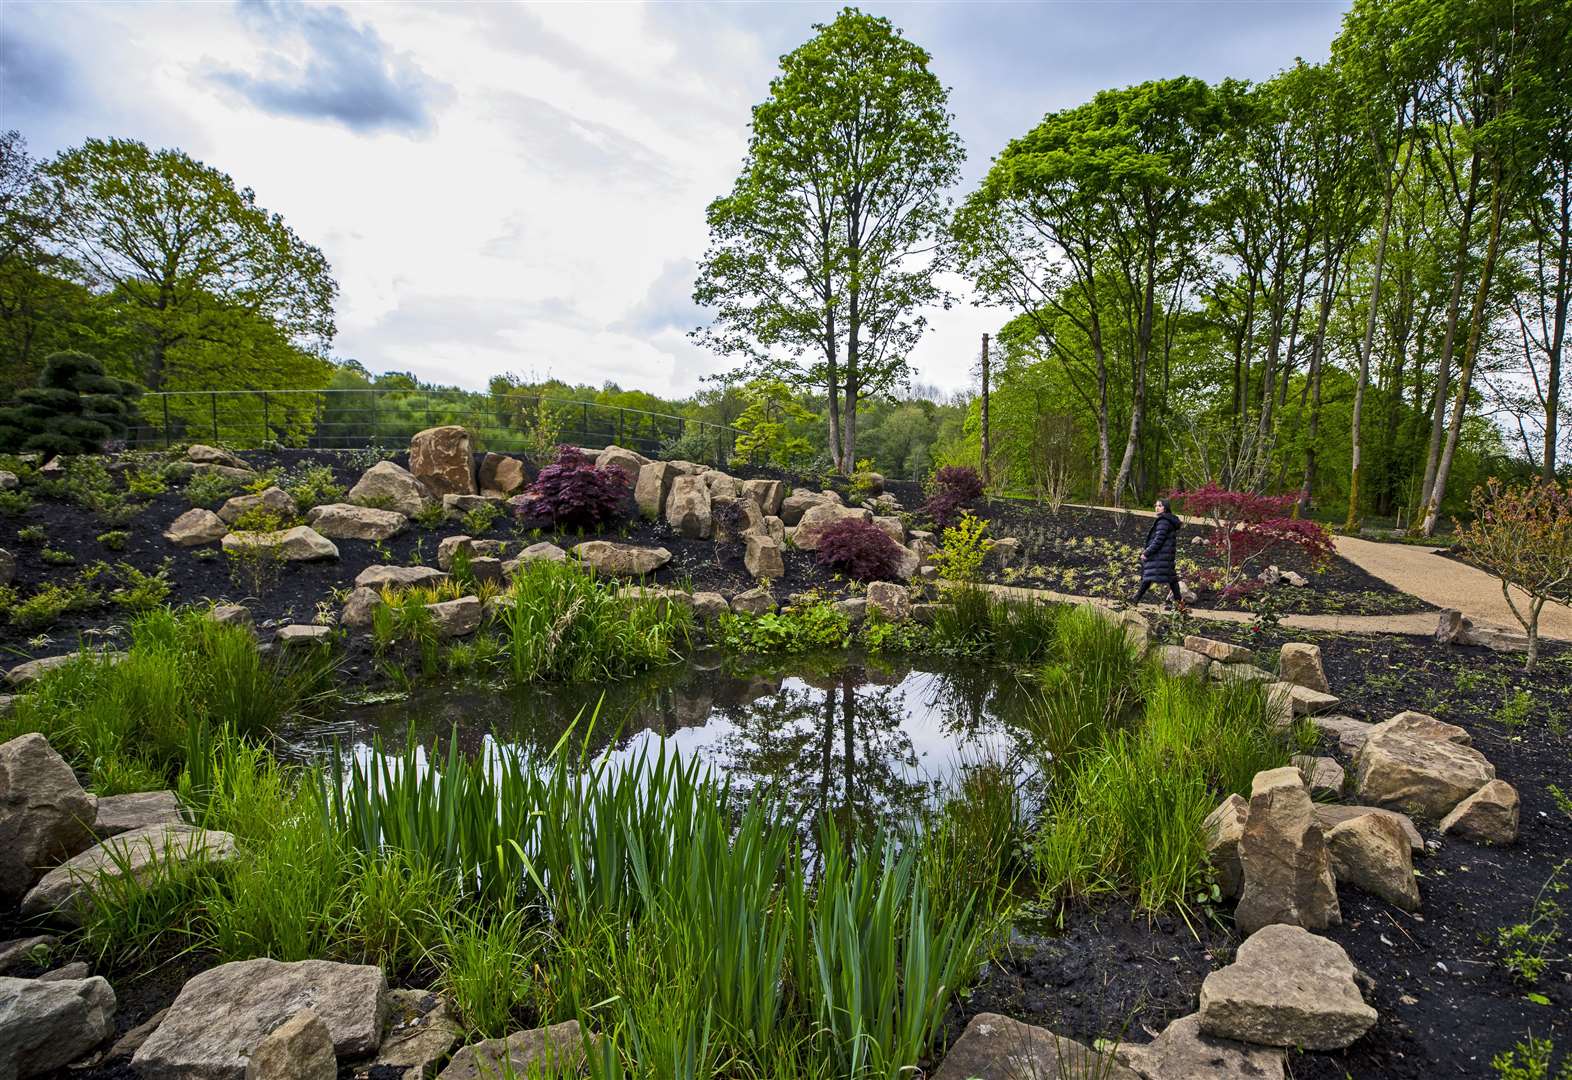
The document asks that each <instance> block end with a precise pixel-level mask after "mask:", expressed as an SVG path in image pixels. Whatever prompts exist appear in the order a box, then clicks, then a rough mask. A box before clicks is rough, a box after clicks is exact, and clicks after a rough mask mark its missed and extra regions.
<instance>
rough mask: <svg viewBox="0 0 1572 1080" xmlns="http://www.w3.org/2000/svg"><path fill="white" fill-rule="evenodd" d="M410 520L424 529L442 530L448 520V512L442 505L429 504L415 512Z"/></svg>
mask: <svg viewBox="0 0 1572 1080" xmlns="http://www.w3.org/2000/svg"><path fill="white" fill-rule="evenodd" d="M410 520H411V521H413V522H414V523H415V524H416V525H419V526H420V527H421V528H422V529H440V528H442V526H443V525H444V524H445V523H446V522H447V520H448V512H447V511H446V510H444V509H442V504H441V503H427V504H426V505H425V506H422V507H421V508H420V509H419V510H417V511H415V516H414V517H412V518H410Z"/></svg>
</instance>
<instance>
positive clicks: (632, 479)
mask: <svg viewBox="0 0 1572 1080" xmlns="http://www.w3.org/2000/svg"><path fill="white" fill-rule="evenodd" d="M648 460H649V458H647V457H645V456H644V455H643V454H635V453H634V452H633V451H632V450H627V449H624V448H623V447H621V446H608V447H606V449H604V450H602V451H601V452H600V453H598V454H596V455H595V465H596V467H597V468H601V469H616V470H617V471H618V472H620V473H621V474H622V475H623V477H624V478H626V479H627V481H628V490H629V491H632V490H633V489H634V487H635V485H637V484H638V482H639V473H640V472H642V471H643V469H644V463H645V462H646V461H648Z"/></svg>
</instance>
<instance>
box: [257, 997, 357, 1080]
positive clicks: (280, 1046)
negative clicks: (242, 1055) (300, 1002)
mask: <svg viewBox="0 0 1572 1080" xmlns="http://www.w3.org/2000/svg"><path fill="white" fill-rule="evenodd" d="M337 1076H338V1058H337V1057H336V1056H335V1055H334V1053H333V1036H332V1035H331V1034H329V1033H328V1027H327V1025H326V1024H324V1023H323V1022H322V1018H321V1017H320V1016H318V1015H317V1014H316V1013H315V1012H313V1011H312V1010H310V1009H302V1010H301V1011H300V1012H297V1013H296V1014H295V1015H294V1016H291V1017H290V1018H289V1019H288V1020H285V1021H284V1022H283V1023H282V1024H280V1025H279V1026H278V1027H276V1028H274V1029H273V1031H272V1033H271V1034H269V1035H268V1036H267V1037H266V1038H265V1039H263V1040H262V1041H261V1042H259V1043H257V1046H256V1049H255V1050H253V1051H251V1057H250V1058H249V1059H248V1060H247V1061H246V1080H334V1078H335V1077H337Z"/></svg>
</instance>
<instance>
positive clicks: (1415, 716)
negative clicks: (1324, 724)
mask: <svg viewBox="0 0 1572 1080" xmlns="http://www.w3.org/2000/svg"><path fill="white" fill-rule="evenodd" d="M1365 734H1366V738H1367V739H1368V737H1369V736H1371V735H1377V736H1383V737H1384V736H1386V735H1412V736H1414V737H1415V738H1419V739H1441V740H1444V741H1446V742H1451V743H1457V745H1459V746H1472V745H1473V744H1474V739H1473V736H1471V735H1470V734H1469V733H1468V731H1467V730H1466V729H1465V728H1461V727H1458V726H1457V725H1456V724H1448V723H1446V722H1445V721H1442V720H1437V719H1436V718H1435V717H1433V716H1430V715H1429V714H1427V713H1422V712H1415V711H1413V710H1412V709H1407V710H1404V711H1403V712H1400V713H1398V714H1397V715H1395V716H1393V717H1391V718H1390V719H1387V720H1383V721H1381V722H1380V723H1379V724H1372V725H1371V727H1370V730H1369V731H1368V732H1366V733H1365Z"/></svg>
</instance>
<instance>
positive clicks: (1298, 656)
mask: <svg viewBox="0 0 1572 1080" xmlns="http://www.w3.org/2000/svg"><path fill="white" fill-rule="evenodd" d="M1277 676H1278V678H1280V679H1282V680H1283V681H1284V682H1289V683H1294V684H1296V685H1298V686H1304V687H1308V688H1309V689H1311V690H1315V691H1318V692H1320V693H1323V694H1330V693H1331V692H1332V687H1331V685H1330V684H1328V683H1327V681H1326V669H1325V668H1324V667H1322V666H1321V646H1319V645H1309V644H1306V643H1305V642H1303V641H1289V642H1286V643H1284V645H1283V647H1282V649H1281V650H1279V651H1278V655H1277Z"/></svg>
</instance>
